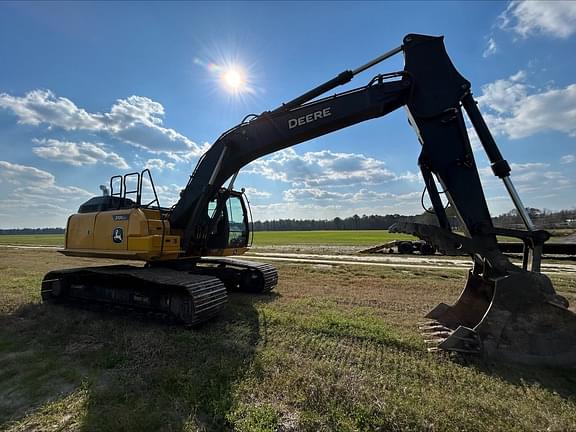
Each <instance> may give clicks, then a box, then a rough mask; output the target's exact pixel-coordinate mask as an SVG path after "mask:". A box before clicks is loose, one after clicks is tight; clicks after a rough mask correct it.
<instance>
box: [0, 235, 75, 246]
mask: <svg viewBox="0 0 576 432" xmlns="http://www.w3.org/2000/svg"><path fill="white" fill-rule="evenodd" d="M0 245H30V246H37V245H40V246H64V234H38V235H35V234H33V235H0Z"/></svg>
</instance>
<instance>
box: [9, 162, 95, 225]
mask: <svg viewBox="0 0 576 432" xmlns="http://www.w3.org/2000/svg"><path fill="white" fill-rule="evenodd" d="M92 195H93V194H91V193H90V192H88V191H86V190H84V189H81V188H78V187H75V186H60V185H58V184H57V183H56V178H55V177H54V175H53V174H51V173H49V172H47V171H44V170H41V169H38V168H35V167H32V166H27V165H20V164H15V163H11V162H8V161H0V208H2V211H3V212H4V213H6V215H7V216H6V217H4V218H2V221H1V222H0V226H2V227H6V228H14V227H20V228H23V227H38V226H39V225H41V226H60V227H62V226H64V225H65V223H66V218H67V217H68V216H69V215H70V214H71V213H73V212H75V211H76V210H77V208H78V206H79V205H80V204H81V203H82V202H84V201H85V200H86V199H87V198H89V197H90V196H92Z"/></svg>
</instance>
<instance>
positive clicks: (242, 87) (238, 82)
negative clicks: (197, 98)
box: [220, 67, 247, 94]
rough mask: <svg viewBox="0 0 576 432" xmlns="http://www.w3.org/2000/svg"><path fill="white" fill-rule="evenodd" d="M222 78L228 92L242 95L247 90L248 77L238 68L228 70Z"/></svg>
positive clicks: (223, 73)
mask: <svg viewBox="0 0 576 432" xmlns="http://www.w3.org/2000/svg"><path fill="white" fill-rule="evenodd" d="M220 78H221V80H222V83H223V84H224V87H225V88H226V90H228V91H229V92H231V93H235V94H237V93H242V92H244V91H246V89H247V85H246V84H247V82H246V77H245V76H244V73H243V72H242V71H241V70H240V69H239V68H237V67H229V68H226V69H225V70H224V71H223V72H222V75H221V76H220Z"/></svg>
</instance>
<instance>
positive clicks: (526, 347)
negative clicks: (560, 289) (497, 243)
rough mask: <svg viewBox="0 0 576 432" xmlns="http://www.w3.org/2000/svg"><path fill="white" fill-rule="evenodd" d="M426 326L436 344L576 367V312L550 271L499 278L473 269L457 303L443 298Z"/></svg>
mask: <svg viewBox="0 0 576 432" xmlns="http://www.w3.org/2000/svg"><path fill="white" fill-rule="evenodd" d="M426 317H427V318H430V319H431V322H429V323H427V324H426V325H424V326H422V327H421V328H420V329H421V330H422V331H423V333H424V334H425V336H426V337H427V338H428V339H427V342H428V343H429V344H432V345H433V348H432V349H443V350H447V351H457V352H462V353H471V354H480V355H482V356H484V357H485V358H487V359H497V360H503V361H508V362H514V363H523V364H530V365H542V366H562V367H576V314H575V313H574V312H572V311H571V310H569V309H568V302H567V301H566V299H564V298H563V297H561V296H559V295H557V294H556V293H555V291H554V288H553V286H552V283H551V282H550V279H548V277H546V276H545V275H542V274H538V273H532V272H528V271H523V270H519V271H518V272H514V273H511V274H508V275H506V276H503V277H499V278H484V277H482V276H480V275H476V274H474V273H473V272H470V274H469V276H468V281H467V283H466V287H465V288H464V290H463V291H462V293H461V295H460V297H459V298H458V300H457V301H456V303H454V304H453V305H451V306H449V305H446V304H444V303H441V304H439V305H438V306H437V307H436V308H434V309H433V310H432V311H431V312H430V313H428V315H426Z"/></svg>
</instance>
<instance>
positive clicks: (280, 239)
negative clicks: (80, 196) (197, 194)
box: [0, 230, 414, 246]
mask: <svg viewBox="0 0 576 432" xmlns="http://www.w3.org/2000/svg"><path fill="white" fill-rule="evenodd" d="M413 238H414V237H412V236H409V235H406V234H394V233H389V232H388V231H386V230H372V231H258V232H255V233H254V246H278V245H311V244H313V245H319V244H322V245H335V246H337V245H358V246H371V245H377V244H380V243H386V242H388V241H390V240H403V239H413ZM1 244H13V245H45V246H63V245H64V235H63V234H46V235H2V236H0V245H1Z"/></svg>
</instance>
